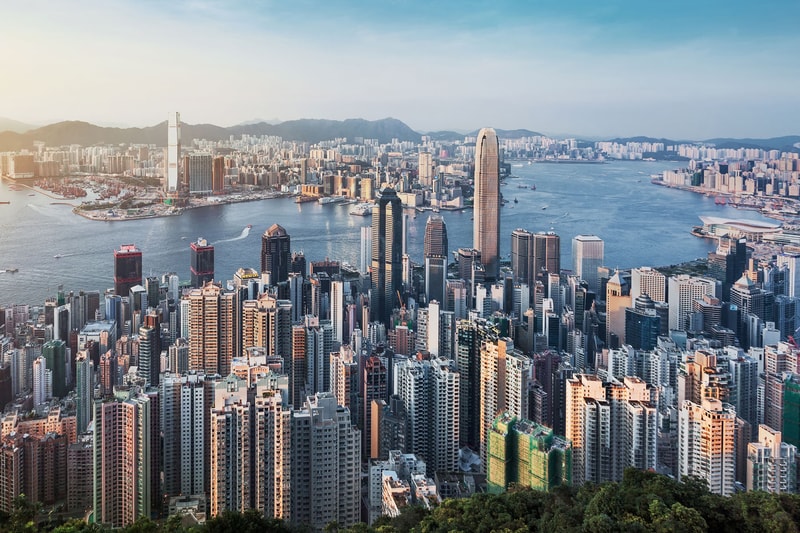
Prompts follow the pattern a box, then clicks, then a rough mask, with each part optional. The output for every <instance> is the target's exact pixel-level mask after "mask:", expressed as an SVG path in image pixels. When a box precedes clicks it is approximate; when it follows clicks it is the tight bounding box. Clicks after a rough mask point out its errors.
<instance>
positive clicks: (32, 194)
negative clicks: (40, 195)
mask: <svg viewBox="0 0 800 533" xmlns="http://www.w3.org/2000/svg"><path fill="white" fill-rule="evenodd" d="M28 196H36V193H33V192H32V193H30V194H29V195H28Z"/></svg>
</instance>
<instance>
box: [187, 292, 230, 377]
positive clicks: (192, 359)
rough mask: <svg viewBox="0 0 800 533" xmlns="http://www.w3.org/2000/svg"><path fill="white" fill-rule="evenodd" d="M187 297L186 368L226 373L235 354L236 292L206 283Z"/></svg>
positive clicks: (209, 372) (225, 374)
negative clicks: (187, 337)
mask: <svg viewBox="0 0 800 533" xmlns="http://www.w3.org/2000/svg"><path fill="white" fill-rule="evenodd" d="M187 300H188V301H189V313H188V315H189V370H195V371H198V372H205V373H207V374H216V373H219V374H220V375H223V376H227V375H228V372H230V363H231V359H232V358H233V354H234V337H235V335H234V329H235V328H234V316H235V313H234V302H235V293H228V292H224V291H223V290H222V288H221V287H220V286H219V285H214V284H213V283H206V284H205V285H204V286H203V287H202V288H200V289H192V291H191V292H190V293H189V296H188V297H187Z"/></svg>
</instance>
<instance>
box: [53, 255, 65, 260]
mask: <svg viewBox="0 0 800 533" xmlns="http://www.w3.org/2000/svg"><path fill="white" fill-rule="evenodd" d="M62 257H64V256H63V255H61V254H56V255H54V256H53V259H61V258H62Z"/></svg>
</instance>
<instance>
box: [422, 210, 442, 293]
mask: <svg viewBox="0 0 800 533" xmlns="http://www.w3.org/2000/svg"><path fill="white" fill-rule="evenodd" d="M447 250H448V244H447V226H446V225H445V223H444V219H443V218H442V217H440V216H432V217H429V218H428V222H427V223H426V224H425V241H424V254H425V295H426V296H427V300H428V301H429V302H430V301H432V300H438V301H439V302H442V303H444V302H445V301H446V298H447V294H446V293H445V288H446V284H447Z"/></svg>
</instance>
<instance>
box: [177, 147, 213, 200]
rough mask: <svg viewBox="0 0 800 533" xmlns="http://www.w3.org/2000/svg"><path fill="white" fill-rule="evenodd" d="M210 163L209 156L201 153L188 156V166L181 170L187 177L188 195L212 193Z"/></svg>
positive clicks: (211, 166) (211, 168) (211, 163)
mask: <svg viewBox="0 0 800 533" xmlns="http://www.w3.org/2000/svg"><path fill="white" fill-rule="evenodd" d="M212 161H213V159H212V157H211V154H207V153H201V152H197V153H193V154H189V158H188V162H189V166H188V168H185V169H183V171H184V172H185V173H186V174H187V175H188V177H189V192H190V193H192V194H195V193H200V194H210V193H211V192H212V191H213V185H212V173H213V162H212Z"/></svg>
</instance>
